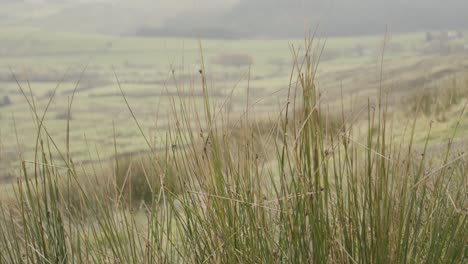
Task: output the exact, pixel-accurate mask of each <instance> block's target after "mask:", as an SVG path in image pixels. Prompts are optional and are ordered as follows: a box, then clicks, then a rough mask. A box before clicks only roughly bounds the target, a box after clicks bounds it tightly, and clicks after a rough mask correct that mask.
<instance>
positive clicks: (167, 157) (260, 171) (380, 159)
mask: <svg viewBox="0 0 468 264" xmlns="http://www.w3.org/2000/svg"><path fill="white" fill-rule="evenodd" d="M304 47H305V49H304V50H303V52H299V51H298V50H295V49H293V56H294V58H295V60H294V64H293V66H292V72H291V81H290V85H289V93H288V97H287V98H286V99H287V101H286V104H285V107H284V109H282V111H281V112H280V113H279V114H278V121H277V122H276V123H274V124H271V125H268V126H265V125H262V126H258V125H256V124H255V123H253V122H251V120H249V119H248V118H247V117H248V116H249V115H248V114H246V115H243V117H242V118H240V120H238V119H236V120H235V122H232V121H229V118H228V114H227V112H228V111H225V112H223V109H222V108H221V109H219V108H216V107H214V105H213V104H212V102H210V96H209V91H208V90H209V89H208V85H207V80H206V75H205V69H204V67H202V69H201V70H200V85H201V87H200V88H199V89H201V90H202V91H203V93H204V98H205V101H204V112H203V113H199V112H198V111H197V109H199V106H197V105H196V104H195V102H191V101H187V100H183V99H178V98H175V99H174V100H173V107H174V122H173V123H172V126H171V128H170V130H169V131H168V134H167V140H166V151H165V152H163V153H154V152H151V154H149V155H148V160H149V162H147V163H146V162H145V164H147V166H143V167H141V168H139V169H132V168H137V166H139V165H141V162H136V163H128V162H127V163H126V164H124V162H122V161H119V160H118V159H116V161H115V163H116V164H115V170H114V171H113V172H107V174H106V173H105V170H102V169H99V168H98V169H95V168H93V169H89V168H81V167H77V166H76V165H75V164H74V163H73V160H72V157H70V156H69V154H68V151H66V150H65V151H64V153H62V152H60V151H61V150H60V149H58V148H56V147H55V146H56V145H55V144H54V140H53V138H51V137H50V136H49V135H48V133H47V129H46V128H45V127H44V126H42V121H43V119H44V116H45V114H43V115H42V117H41V115H40V113H39V112H38V110H37V109H36V108H35V106H34V104H33V103H31V104H30V105H31V110H32V112H33V116H35V117H36V121H37V123H38V126H37V127H38V132H37V135H38V144H37V153H38V155H37V159H36V161H35V163H36V166H34V168H32V169H30V168H29V167H28V166H26V163H24V162H23V177H22V178H19V180H18V182H17V184H15V193H16V200H15V202H12V203H2V209H3V210H2V213H1V216H0V260H1V262H5V263H23V262H28V263H90V262H94V263H105V262H107V263H278V262H279V263H281V262H284V263H462V262H464V261H466V258H467V249H466V244H467V242H468V241H467V237H468V233H467V230H468V228H467V217H466V206H467V200H466V187H467V178H466V173H467V165H468V164H467V162H466V159H465V156H463V155H466V154H462V155H460V156H456V155H454V154H453V153H451V151H450V149H451V144H448V147H447V149H446V150H445V151H444V153H443V154H442V155H441V157H440V159H439V161H440V162H439V163H440V164H439V165H438V166H434V165H433V164H434V162H436V161H437V160H436V161H434V160H432V161H431V160H427V159H428V155H426V153H427V149H428V148H427V146H428V144H429V142H426V145H425V146H424V148H423V149H419V148H415V147H414V146H413V143H412V138H413V135H414V130H415V125H414V124H415V123H413V126H412V129H411V131H410V132H409V133H408V136H407V138H406V139H407V140H404V141H402V142H395V141H394V139H393V137H392V130H391V129H390V128H389V126H388V124H389V120H387V116H388V114H387V110H386V108H385V107H384V106H381V104H379V106H378V107H377V108H375V107H372V106H371V104H369V107H368V109H367V115H366V116H367V117H368V118H367V129H366V133H364V134H358V133H357V132H354V131H353V127H352V126H350V125H349V122H346V121H347V119H348V118H349V117H347V116H346V115H345V113H344V111H343V114H342V117H341V122H338V121H335V122H334V123H339V124H342V125H341V127H340V128H339V129H334V130H333V131H334V132H333V133H329V132H328V131H329V130H328V129H326V126H327V125H328V122H327V119H326V118H323V115H322V114H321V113H323V111H321V110H322V109H321V104H320V96H319V92H318V88H317V87H316V81H315V73H316V71H317V67H318V62H319V60H320V58H319V57H320V48H318V49H317V46H315V45H314V42H313V39H306V41H305V45H304ZM299 58H301V59H299ZM202 59H203V58H202ZM179 89H182V87H179ZM26 98H27V97H26ZM381 99H382V100H383V98H381ZM127 105H128V106H129V107H130V105H129V104H128V103H127ZM70 108H71V103H70ZM248 108H249V106H247V111H248ZM135 121H137V120H136V119H135ZM344 124H348V125H344ZM68 127H69V126H68ZM265 127H267V128H268V129H265ZM429 134H430V129H429V131H428V138H429ZM142 136H144V135H142ZM363 138H364V142H362V143H360V142H361V141H360V140H361V139H363ZM452 139H453V138H452ZM452 139H451V140H450V142H452ZM57 153H62V154H60V155H53V154H57ZM54 156H59V157H61V159H59V160H58V161H60V162H61V163H64V164H65V165H57V164H61V163H58V161H57V160H56V159H54V158H53V157H54ZM134 172H137V173H134ZM137 174H139V175H140V176H139V177H140V178H139V179H137V178H135V179H133V180H132V178H131V177H134V176H136V177H138V175H137ZM109 175H111V176H109ZM142 179H144V180H142ZM132 184H133V186H131V185H132ZM135 185H137V186H135ZM143 187H144V188H143ZM142 188H143V189H144V190H143V189H142ZM123 198H125V199H123ZM132 200H137V201H139V200H140V201H143V202H142V203H138V206H136V205H135V203H134V202H131V201H132Z"/></svg>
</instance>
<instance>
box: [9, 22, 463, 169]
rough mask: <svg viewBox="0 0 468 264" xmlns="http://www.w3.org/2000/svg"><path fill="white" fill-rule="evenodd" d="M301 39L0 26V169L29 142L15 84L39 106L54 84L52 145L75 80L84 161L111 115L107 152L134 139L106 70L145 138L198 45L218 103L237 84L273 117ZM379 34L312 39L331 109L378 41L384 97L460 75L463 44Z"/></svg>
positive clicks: (364, 90) (370, 76) (376, 63)
mask: <svg viewBox="0 0 468 264" xmlns="http://www.w3.org/2000/svg"><path fill="white" fill-rule="evenodd" d="M464 41H468V39H467V38H465V39H464ZM303 42H304V41H303V40H300V39H296V40H293V39H283V40H201V41H198V40H193V39H161V38H138V37H115V36H104V35H92V34H80V33H61V32H48V31H43V30H40V29H35V28H17V27H5V26H3V27H2V28H0V56H1V61H0V98H3V97H5V96H8V98H9V100H10V101H11V104H9V105H5V106H2V107H1V108H0V109H1V111H0V135H1V137H0V138H1V141H0V168H2V169H1V171H2V174H3V176H2V177H6V176H7V175H16V174H17V172H16V171H15V169H13V168H17V158H18V150H19V151H20V152H21V154H22V155H24V159H25V160H32V153H33V150H34V148H35V143H34V142H35V137H36V135H35V134H34V133H32V131H34V122H32V119H31V117H32V116H31V112H30V109H29V107H28V105H27V103H26V100H25V98H24V95H23V94H22V92H21V89H23V91H25V92H26V94H27V96H28V97H29V96H30V92H29V88H30V89H31V92H32V94H33V98H34V101H35V104H36V107H37V109H38V111H39V112H42V111H43V110H44V109H45V106H46V105H47V103H48V101H49V99H50V96H51V95H52V94H53V91H54V89H55V87H58V88H57V93H56V94H55V97H54V99H53V100H52V104H51V105H50V108H49V110H48V112H47V115H46V117H45V125H46V127H47V129H48V132H49V133H50V135H51V136H52V138H54V139H55V141H56V142H57V144H58V145H59V146H62V147H63V144H64V142H65V132H66V123H67V121H66V119H67V105H68V100H69V99H70V97H71V95H72V93H73V90H74V88H75V86H76V85H77V83H78V81H80V83H79V85H78V86H77V91H76V94H75V97H74V104H73V109H72V114H71V117H72V120H71V131H70V139H71V141H72V142H73V144H72V145H71V153H72V154H73V157H74V159H75V160H76V161H77V162H78V161H91V160H95V159H96V158H97V154H96V153H95V152H96V151H95V150H98V151H99V156H100V157H101V158H109V157H111V156H113V155H114V146H113V145H114V144H113V142H114V139H113V134H114V132H113V131H114V129H113V126H112V124H113V123H116V124H119V125H118V126H117V127H116V128H115V131H116V139H117V143H118V148H119V152H122V153H128V152H135V151H141V150H143V149H145V147H146V143H145V142H144V140H142V138H141V137H140V132H139V130H138V128H137V126H136V125H135V123H134V121H133V120H132V118H131V115H130V112H129V111H128V109H127V106H126V105H125V103H124V100H123V97H122V95H121V92H120V90H119V88H118V86H117V82H116V78H115V76H114V73H113V71H114V70H115V73H116V74H117V76H118V78H119V80H120V82H121V84H122V88H123V90H124V92H125V95H126V97H127V99H128V102H129V104H130V106H132V107H133V110H134V111H135V115H136V117H137V118H138V120H139V121H140V122H141V125H142V127H143V128H144V132H145V133H147V134H148V136H149V137H150V138H152V139H154V141H155V142H162V141H163V139H164V138H165V133H166V132H167V127H168V122H169V119H168V117H169V116H170V112H172V109H171V103H170V102H171V100H170V99H171V98H173V97H174V96H176V95H182V96H184V97H187V98H189V97H190V98H195V99H194V100H195V101H196V100H199V101H201V100H202V97H201V95H202V93H201V90H200V88H199V85H200V76H199V75H200V74H199V72H198V71H199V69H200V66H201V65H200V64H201V63H200V62H201V55H203V58H204V62H205V67H206V71H207V77H208V82H209V83H208V85H209V93H210V95H211V96H212V97H213V98H214V100H215V103H217V104H219V105H222V104H225V103H226V102H227V103H229V105H230V107H229V109H230V111H232V112H233V113H234V114H236V113H237V114H239V113H241V112H242V111H244V110H245V106H246V102H247V99H246V98H247V87H248V85H249V98H250V99H249V100H250V102H251V104H252V105H253V107H252V109H251V110H252V112H255V115H256V116H257V117H258V118H265V117H267V118H275V116H271V114H270V113H276V110H277V109H278V108H279V106H280V105H281V104H283V103H284V95H285V93H286V92H287V89H286V88H287V84H288V83H289V75H290V71H291V66H292V61H293V59H292V58H293V55H292V50H293V47H294V49H296V50H298V51H300V50H301V49H303V48H304V47H303ZM460 43H463V40H462V39H461V40H460V39H459V40H454V41H452V42H449V43H447V46H450V47H458V46H460ZM200 44H201V49H200ZM383 44H384V37H383V36H373V37H360V38H357V37H356V38H328V39H325V38H322V39H320V40H319V41H318V42H317V47H316V51H320V49H321V48H322V47H324V50H323V53H322V55H321V63H320V66H319V69H318V73H317V78H318V83H319V88H320V89H321V91H322V93H323V99H322V100H323V102H326V103H329V104H330V105H331V108H332V109H336V107H337V104H336V103H337V102H340V100H341V91H343V93H344V100H345V102H346V105H347V107H359V106H363V105H365V104H366V100H367V99H366V98H367V97H369V96H371V97H373V96H374V97H375V96H376V94H377V91H378V86H379V82H380V79H381V78H380V68H381V66H380V54H381V53H382V50H384V52H385V57H384V64H383V75H382V80H383V85H384V88H385V89H386V90H388V91H389V94H390V97H391V98H399V99H396V100H397V101H401V100H400V99H401V98H404V97H405V96H406V95H408V94H411V92H412V91H416V90H417V89H421V88H424V87H425V86H428V85H429V84H433V83H437V82H440V81H441V80H443V79H447V78H453V77H456V76H462V77H463V76H464V74H465V72H466V69H468V60H467V58H468V53H467V52H463V51H457V50H455V51H453V52H450V53H448V54H439V53H437V52H433V51H432V50H431V48H433V47H432V46H434V44H433V43H427V42H426V41H425V39H424V34H422V33H412V34H400V35H389V36H387V41H386V42H385V48H384V45H383ZM318 53H319V52H317V54H318ZM249 63H251V68H250V73H249V66H248V65H249ZM85 67H86V70H85V71H84V69H85ZM83 71H84V72H83ZM13 74H14V76H15V78H17V80H18V82H19V85H18V83H16V80H15V79H14V78H13V77H12V75H13ZM81 74H83V75H82V77H81V79H80V76H81ZM62 79H63V80H64V81H63V82H61V83H60V84H59V82H60V80H62ZM19 86H21V89H20V87H19ZM441 127H442V129H443V128H445V127H446V125H444V124H442V125H441ZM464 127H466V125H465V126H464ZM90 149H91V151H90ZM90 152H91V154H90Z"/></svg>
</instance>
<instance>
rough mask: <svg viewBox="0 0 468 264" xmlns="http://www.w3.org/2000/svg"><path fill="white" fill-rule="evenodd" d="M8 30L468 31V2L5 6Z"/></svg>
mask: <svg viewBox="0 0 468 264" xmlns="http://www.w3.org/2000/svg"><path fill="white" fill-rule="evenodd" d="M0 6H1V8H0V25H10V26H12V25H15V26H34V27H40V28H47V29H52V30H59V31H63V30H67V31H78V32H87V33H100V34H117V35H147V36H179V37H203V38H239V37H240V38H278V37H302V36H303V35H304V30H305V29H307V28H310V27H314V26H315V25H316V24H317V23H320V25H321V27H320V28H321V31H322V32H325V33H326V34H327V35H332V36H350V35H365V34H376V33H382V32H384V31H385V28H386V27H387V26H388V28H389V30H391V32H394V33H396V32H409V31H420V30H446V29H460V28H464V27H467V26H468V19H466V17H467V12H468V1H465V0H444V1H442V0H411V1H408V0H358V1H351V0H309V1H307V0H255V1H252V0H223V1H218V0H177V1H171V0H157V1H151V0H134V1H123V0H94V1H91V0H81V1H80V0H75V1H72V0H22V1H20V0H0Z"/></svg>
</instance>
